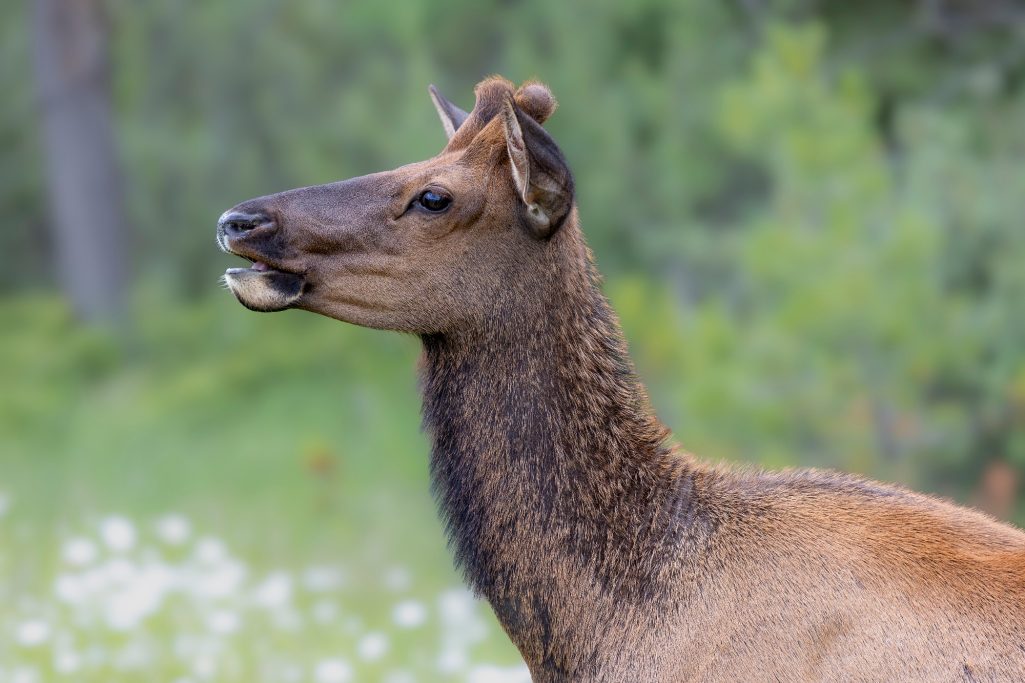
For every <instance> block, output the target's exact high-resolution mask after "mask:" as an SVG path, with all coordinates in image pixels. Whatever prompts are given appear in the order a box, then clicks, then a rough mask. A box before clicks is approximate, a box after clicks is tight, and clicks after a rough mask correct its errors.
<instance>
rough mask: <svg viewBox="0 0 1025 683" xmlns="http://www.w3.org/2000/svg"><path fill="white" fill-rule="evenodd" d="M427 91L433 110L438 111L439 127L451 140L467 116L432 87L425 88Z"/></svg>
mask: <svg viewBox="0 0 1025 683" xmlns="http://www.w3.org/2000/svg"><path fill="white" fill-rule="evenodd" d="M427 90H428V91H429V92H430V93H431V101H432V102H434V108H435V109H437V110H438V116H440V117H441V125H442V126H444V127H445V135H447V136H448V139H449V140H451V139H452V136H453V135H455V134H456V131H457V130H459V126H461V125H463V121H465V120H466V117H467V116H469V114H467V113H466V112H465V111H463V110H462V109H460V108H459V107H457V106H456V105H454V104H452V103H451V102H449V101H448V100H446V99H445V97H444V96H443V95H442V94H441V93H440V92H438V89H437V88H435V87H434V86H433V85H429V86H427Z"/></svg>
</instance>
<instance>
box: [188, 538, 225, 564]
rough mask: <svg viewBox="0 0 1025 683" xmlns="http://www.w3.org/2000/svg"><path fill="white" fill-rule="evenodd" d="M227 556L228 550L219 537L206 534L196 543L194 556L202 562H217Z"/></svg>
mask: <svg viewBox="0 0 1025 683" xmlns="http://www.w3.org/2000/svg"><path fill="white" fill-rule="evenodd" d="M227 557H228V550H227V548H225V547H224V542H223V541H222V540H221V539H219V538H211V537H210V536H207V537H206V538H201V539H199V542H198V543H196V558H197V559H198V560H199V561H200V562H202V563H203V564H217V563H218V562H221V561H223V560H224V559H225V558H227Z"/></svg>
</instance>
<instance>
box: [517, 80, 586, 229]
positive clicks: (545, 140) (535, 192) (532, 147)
mask: <svg viewBox="0 0 1025 683" xmlns="http://www.w3.org/2000/svg"><path fill="white" fill-rule="evenodd" d="M502 124H503V127H504V128H505V147H506V151H508V153H509V162H510V167H511V169H512V177H513V184H514V185H515V186H516V193H517V194H518V195H519V198H520V199H521V200H522V201H523V209H524V216H525V218H526V221H527V224H528V225H529V226H530V229H531V231H532V232H533V234H534V236H535V237H537V238H538V239H547V238H549V237H551V236H552V235H554V234H555V232H556V231H557V230H558V229H559V227H561V226H562V223H563V221H565V219H566V216H568V215H569V212H570V209H571V208H572V207H573V175H572V174H571V173H570V171H569V166H568V165H567V164H566V159H565V157H563V156H562V152H561V151H560V150H559V147H558V146H557V145H556V144H555V141H554V140H552V138H551V136H549V135H548V133H546V132H545V129H544V128H542V127H541V124H539V123H538V122H537V121H535V120H534V119H533V118H531V117H530V116H529V115H527V114H524V113H523V112H522V111H520V108H519V107H517V106H516V105H515V104H514V103H513V100H512V98H508V99H506V101H505V106H503V107H502Z"/></svg>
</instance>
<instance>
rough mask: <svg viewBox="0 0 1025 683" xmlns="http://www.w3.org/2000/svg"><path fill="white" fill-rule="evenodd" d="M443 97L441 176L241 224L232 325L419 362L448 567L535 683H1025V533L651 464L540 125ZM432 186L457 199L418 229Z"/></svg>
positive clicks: (307, 196) (785, 479)
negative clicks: (365, 342) (335, 332)
mask: <svg viewBox="0 0 1025 683" xmlns="http://www.w3.org/2000/svg"><path fill="white" fill-rule="evenodd" d="M476 94H477V103H476V106H475V107H474V109H473V111H472V112H470V113H469V114H466V113H465V112H462V111H461V110H459V109H458V108H457V107H455V105H452V104H451V103H450V102H448V101H446V100H444V98H442V97H441V96H440V95H438V94H437V92H436V91H434V90H433V89H432V96H433V97H434V99H435V104H436V105H437V107H438V110H439V114H440V115H441V116H442V120H443V122H444V123H445V125H446V130H447V131H448V132H449V133H450V141H449V144H448V146H447V147H446V148H445V150H443V151H442V152H441V154H439V155H438V156H437V157H435V158H433V159H430V160H428V161H425V162H421V163H417V164H412V165H409V166H404V167H402V168H399V169H396V170H394V171H391V172H387V173H380V174H375V175H372V176H365V177H363V178H355V179H353V180H348V181H344V182H341V183H334V184H331V185H324V186H319V187H313V188H302V189H298V190H292V191H289V192H284V193H281V194H277V195H273V196H270V197H262V198H259V199H255V200H251V201H249V202H245V203H243V204H241V205H239V206H238V207H236V208H235V209H233V210H232V212H229V213H228V214H226V215H225V216H224V217H222V221H221V225H220V228H219V231H218V240H219V242H220V243H221V244H222V246H223V247H224V248H225V249H226V250H229V251H231V252H233V253H237V254H240V255H243V256H246V257H248V258H250V259H252V260H256V261H260V262H262V263H265V264H267V265H268V266H270V268H271V269H270V270H257V271H253V270H247V271H237V272H235V273H229V275H228V283H229V286H230V287H231V288H232V290H233V291H234V292H235V294H236V296H238V297H239V299H240V301H242V303H244V304H246V305H247V306H250V307H252V308H256V309H259V310H278V309H280V308H286V307H297V308H303V309H306V310H310V311H314V312H317V313H321V314H324V315H328V316H331V317H334V318H338V319H340V320H344V321H348V322H352V323H356V324H359V325H366V326H370V327H377V328H383V329H393V330H401V331H406V332H411V333H415V334H418V335H420V336H421V338H422V339H423V346H424V353H423V357H422V361H421V368H420V372H421V376H422V385H423V394H424V424H425V427H426V429H427V431H428V433H429V435H430V436H431V438H432V440H433V451H432V454H431V475H432V479H433V485H434V490H435V492H436V495H437V498H438V501H439V505H440V507H441V510H442V514H443V515H444V518H445V520H446V522H447V524H448V530H449V533H450V537H451V541H452V545H453V548H454V550H455V554H456V559H457V562H458V563H459V565H460V566H461V567H462V569H463V570H464V572H465V575H466V579H467V581H468V582H469V583H470V584H471V585H472V586H473V588H474V589H475V590H476V591H478V592H479V593H480V594H481V595H483V596H484V597H485V598H487V600H488V601H489V602H490V603H491V605H492V607H493V608H494V610H495V613H496V614H497V615H498V618H499V620H500V621H501V623H502V625H503V627H504V628H505V630H506V632H507V633H508V634H509V637H510V638H511V639H512V640H513V642H514V643H515V644H516V646H517V647H518V648H519V650H520V652H521V653H522V654H523V657H524V659H525V660H526V662H527V664H528V665H529V667H530V670H531V673H532V675H533V677H534V679H535V680H536V681H644V682H648V681H895V680H902V681H959V680H960V681H1022V680H1025V601H1023V600H1025V534H1023V533H1022V532H1021V531H1019V530H1017V529H1015V528H1013V527H1010V526H1007V525H1003V524H999V523H997V522H995V521H993V520H992V519H990V518H988V517H986V516H985V515H982V514H980V513H977V512H974V511H972V510H968V509H965V508H961V507H957V506H955V505H952V504H949V503H945V502H942V501H939V500H936V499H933V498H929V497H927V496H923V495H919V494H916V493H912V492H910V491H906V490H904V489H900V488H898V487H894V486H888V485H884V484H877V483H874V482H870V481H866V480H863V479H859V478H857V477H853V476H848V475H841V474H831V473H823V472H817V471H793V472H782V473H763V472H757V471H746V470H731V469H725V468H718V467H711V466H708V465H705V464H702V463H700V462H699V461H697V460H695V459H693V458H692V457H691V456H689V455H687V454H684V453H681V452H678V451H677V450H675V449H674V448H672V447H670V446H668V445H667V444H666V443H665V439H666V434H667V431H666V429H665V428H664V427H663V426H662V425H661V424H660V423H659V422H658V420H657V419H656V418H655V417H654V416H653V414H652V412H651V409H650V408H649V405H648V400H647V397H646V396H645V392H644V389H643V387H642V386H641V385H640V383H639V382H638V380H637V378H636V377H635V374H634V370H633V368H632V366H631V363H630V360H629V357H628V355H627V351H626V345H625V343H624V341H623V337H622V334H621V333H620V329H619V324H618V322H617V320H616V317H615V314H614V313H613V312H612V310H611V309H610V307H609V305H608V303H607V301H606V300H605V298H604V296H603V295H602V294H601V291H600V288H599V278H598V275H597V273H596V271H595V269H594V266H593V264H592V259H591V255H590V253H589V251H588V249H587V247H586V245H585V242H584V239H583V236H582V234H581V232H580V228H579V224H578V220H577V216H576V212H575V210H574V209H573V208H572V207H573V183H572V176H571V175H570V173H569V169H568V168H567V167H566V165H565V161H564V160H563V158H562V155H561V153H559V151H558V148H557V147H556V146H555V144H554V142H552V141H551V139H550V138H549V137H548V136H547V134H545V133H544V131H543V129H542V128H541V126H540V123H541V122H543V121H544V119H545V118H547V117H548V116H549V115H551V113H552V112H553V111H554V109H555V100H554V98H552V96H551V94H550V93H549V92H548V90H547V88H545V87H544V86H542V85H540V84H537V83H530V84H527V85H525V86H524V87H522V88H520V89H519V90H516V89H515V88H514V87H513V86H512V85H511V84H510V83H508V82H507V81H505V80H503V79H500V78H491V79H488V80H486V81H484V82H482V83H481V84H480V85H478V86H477V88H476ZM426 188H436V189H438V190H439V191H442V192H444V193H447V194H448V195H449V196H451V197H452V203H451V205H450V206H449V208H448V209H447V210H446V211H444V212H442V213H437V214H432V213H429V212H427V211H424V210H423V209H421V208H418V206H417V204H416V201H417V197H419V196H420V193H421V192H422V191H423V190H424V189H426Z"/></svg>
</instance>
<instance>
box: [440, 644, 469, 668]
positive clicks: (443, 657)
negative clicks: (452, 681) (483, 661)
mask: <svg viewBox="0 0 1025 683" xmlns="http://www.w3.org/2000/svg"><path fill="white" fill-rule="evenodd" d="M466 664H467V658H466V651H465V650H463V649H457V648H454V647H447V648H445V649H444V650H442V651H441V654H440V655H438V671H439V672H441V673H443V674H454V673H456V672H458V671H462V670H463V669H465V668H466Z"/></svg>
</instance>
